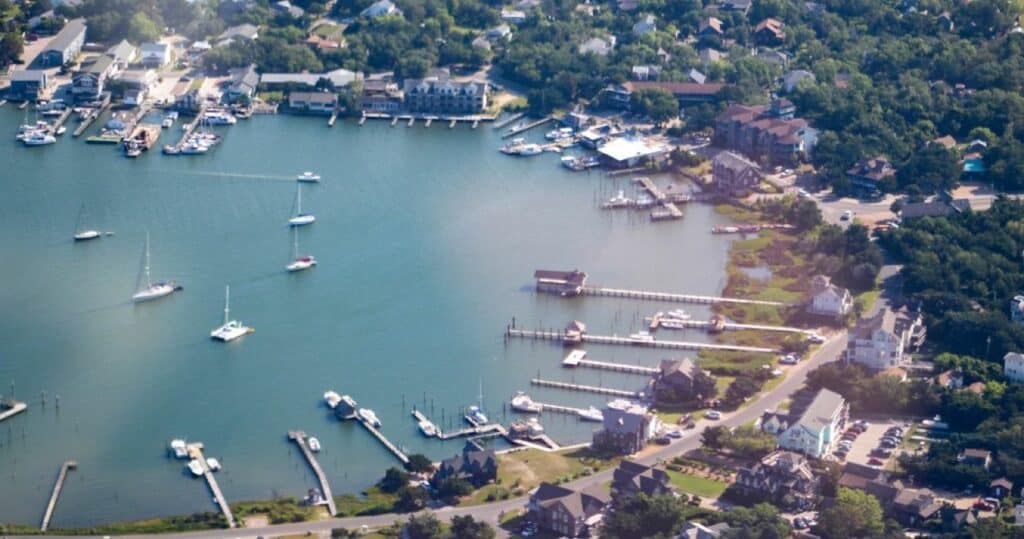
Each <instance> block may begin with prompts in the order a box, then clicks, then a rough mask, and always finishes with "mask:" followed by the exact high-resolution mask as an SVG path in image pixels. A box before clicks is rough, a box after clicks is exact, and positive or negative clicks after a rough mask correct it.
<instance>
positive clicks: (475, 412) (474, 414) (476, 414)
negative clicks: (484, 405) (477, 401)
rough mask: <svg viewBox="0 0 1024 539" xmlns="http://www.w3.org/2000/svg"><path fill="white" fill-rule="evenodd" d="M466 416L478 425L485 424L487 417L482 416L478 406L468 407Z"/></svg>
mask: <svg viewBox="0 0 1024 539" xmlns="http://www.w3.org/2000/svg"><path fill="white" fill-rule="evenodd" d="M466 415H467V416H469V418H470V419H472V420H473V421H474V422H476V423H477V424H478V425H486V424H487V416H486V415H485V414H484V412H483V410H481V409H480V407H479V406H476V405H473V406H470V407H469V411H468V413H467V414H466Z"/></svg>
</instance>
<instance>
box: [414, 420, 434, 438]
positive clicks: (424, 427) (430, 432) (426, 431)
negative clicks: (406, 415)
mask: <svg viewBox="0 0 1024 539" xmlns="http://www.w3.org/2000/svg"><path fill="white" fill-rule="evenodd" d="M416 426H417V427H419V428H420V432H422V433H423V435H424V436H426V437H427V438H433V437H434V436H437V427H436V426H435V425H434V424H433V423H431V422H430V421H427V420H426V419H424V420H423V421H420V422H419V423H417V424H416Z"/></svg>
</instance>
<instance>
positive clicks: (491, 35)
mask: <svg viewBox="0 0 1024 539" xmlns="http://www.w3.org/2000/svg"><path fill="white" fill-rule="evenodd" d="M484 37H486V38H487V41H490V42H492V43H495V42H498V41H508V40H509V39H510V38H511V37H512V27H511V26H509V25H507V24H499V25H498V26H495V27H494V28H488V29H487V31H485V32H484Z"/></svg>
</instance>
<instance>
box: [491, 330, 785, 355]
mask: <svg viewBox="0 0 1024 539" xmlns="http://www.w3.org/2000/svg"><path fill="white" fill-rule="evenodd" d="M506 335H507V336H509V337H519V338H523V339H535V340H548V341H559V342H561V343H563V344H565V345H567V346H568V345H575V344H580V343H591V344H613V345H626V346H643V347H647V348H665V349H669V350H721V351H724V352H754V353H765V354H771V353H775V349H773V348H765V347H761V346H744V345H739V344H716V343H704V342H687V341H666V340H660V339H655V338H654V337H651V338H649V339H638V338H633V337H618V336H615V335H590V334H588V333H583V334H576V333H565V332H563V331H545V330H529V329H518V328H512V327H510V328H508V330H506Z"/></svg>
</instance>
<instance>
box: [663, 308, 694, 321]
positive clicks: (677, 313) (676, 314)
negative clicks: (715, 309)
mask: <svg viewBox="0 0 1024 539" xmlns="http://www.w3.org/2000/svg"><path fill="white" fill-rule="evenodd" d="M665 316H667V317H668V318H675V319H677V320H689V319H690V313H688V312H686V311H684V310H682V309H673V310H671V311H669V312H668V313H666V314H665Z"/></svg>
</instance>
